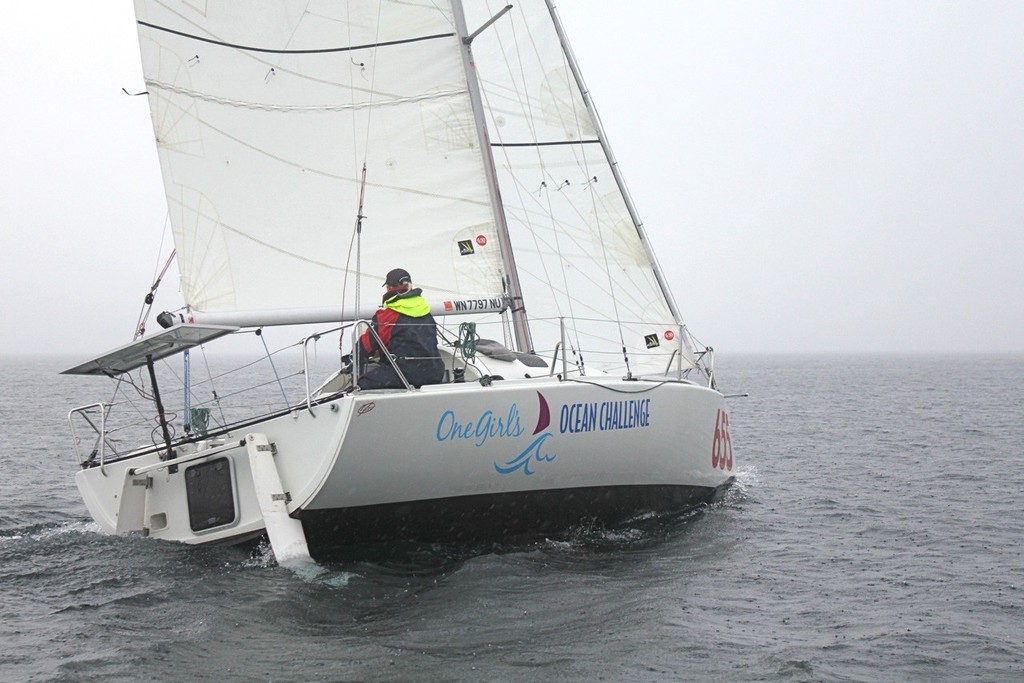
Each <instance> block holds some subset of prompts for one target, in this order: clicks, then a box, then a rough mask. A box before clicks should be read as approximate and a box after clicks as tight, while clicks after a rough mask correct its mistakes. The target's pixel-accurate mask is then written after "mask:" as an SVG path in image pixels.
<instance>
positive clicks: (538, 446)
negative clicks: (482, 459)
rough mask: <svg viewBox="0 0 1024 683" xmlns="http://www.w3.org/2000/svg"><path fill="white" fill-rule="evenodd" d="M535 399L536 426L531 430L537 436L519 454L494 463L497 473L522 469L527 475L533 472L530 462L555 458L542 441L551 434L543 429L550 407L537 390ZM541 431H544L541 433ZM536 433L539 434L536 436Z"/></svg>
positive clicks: (548, 421) (540, 461) (549, 414)
mask: <svg viewBox="0 0 1024 683" xmlns="http://www.w3.org/2000/svg"><path fill="white" fill-rule="evenodd" d="M537 399H538V400H539V401H540V412H539V414H538V415H537V427H536V428H535V429H534V430H533V435H534V436H536V437H537V438H535V439H534V440H533V441H531V442H530V445H529V446H527V447H526V448H525V449H524V450H523V451H522V452H521V453H520V454H519V455H517V456H515V457H514V458H511V459H509V460H507V461H506V462H505V463H504V464H502V465H499V464H498V463H494V470H495V471H496V472H497V473H498V474H512V473H513V472H515V471H517V470H522V472H523V474H525V475H526V476H527V477H529V476H531V475H532V474H533V470H531V469H530V464H531V463H544V462H551V461H552V460H554V459H555V455H554V454H553V453H548V452H547V451H546V450H544V442H545V441H547V440H548V439H550V438H551V437H552V436H553V435H552V433H551V432H548V431H544V430H546V429H547V428H548V427H549V426H550V425H551V409H550V408H549V407H548V402H547V400H546V399H545V398H544V395H543V394H541V393H540V392H539V391H538V392H537ZM541 432H544V433H543V434H541ZM538 434H540V436H537V435H538Z"/></svg>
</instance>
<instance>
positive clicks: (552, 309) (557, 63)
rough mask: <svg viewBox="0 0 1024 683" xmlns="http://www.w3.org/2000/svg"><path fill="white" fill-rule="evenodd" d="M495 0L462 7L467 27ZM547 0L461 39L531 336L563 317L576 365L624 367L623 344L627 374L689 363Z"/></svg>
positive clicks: (549, 330) (549, 332) (518, 6)
mask: <svg viewBox="0 0 1024 683" xmlns="http://www.w3.org/2000/svg"><path fill="white" fill-rule="evenodd" d="M505 4H506V3H505V2H504V0H486V1H485V2H479V3H466V11H467V12H470V11H471V10H472V17H471V18H470V25H471V26H472V25H474V23H482V22H484V21H486V19H487V17H489V16H491V15H493V14H494V13H496V12H498V11H499V10H500V9H501V8H502V7H503V6H504V5H505ZM550 5H551V3H550V2H547V1H545V0H519V1H517V2H516V3H515V5H514V7H513V9H512V11H511V12H510V13H509V14H508V15H506V16H505V17H503V18H502V19H501V20H500V21H497V22H496V23H495V24H494V25H493V26H491V27H490V28H488V29H487V31H485V32H483V33H481V34H480V35H479V36H478V37H477V38H476V40H475V41H474V42H473V55H474V57H475V60H476V64H477V71H478V73H479V76H480V79H481V81H482V84H483V92H484V99H485V104H486V105H487V107H488V126H489V130H490V135H491V142H492V146H493V154H494V160H495V165H496V166H497V168H498V173H499V179H500V185H501V192H502V201H503V204H504V207H505V211H506V215H507V217H508V223H509V233H510V234H511V236H512V242H513V247H514V249H515V254H516V265H517V267H518V271H519V278H520V282H521V284H522V289H523V297H524V300H525V301H526V306H527V312H528V314H529V319H530V326H531V329H532V331H533V337H534V339H548V340H550V339H555V338H557V335H558V319H559V318H560V317H564V318H565V319H566V320H567V325H568V327H569V337H570V338H569V340H568V342H569V344H570V345H571V346H572V347H574V348H577V349H580V350H581V351H582V353H583V354H584V360H585V361H586V363H587V364H588V365H592V366H596V367H600V368H604V369H612V368H615V369H624V367H625V363H624V358H623V353H622V348H623V347H625V349H626V354H627V355H628V356H629V358H630V365H631V367H632V369H633V370H634V371H636V370H638V369H646V370H664V369H665V368H666V367H667V364H668V360H669V359H670V358H671V357H672V354H673V352H679V351H680V350H681V351H682V352H683V354H684V357H685V360H684V364H685V365H687V366H689V364H690V363H692V355H691V351H690V349H689V347H688V346H687V345H686V343H685V336H686V335H685V334H682V329H681V320H679V319H678V315H677V314H676V313H675V306H674V304H673V303H672V301H671V297H670V294H669V293H668V290H667V288H666V287H665V286H664V284H663V283H662V282H659V274H658V272H659V271H658V267H657V264H656V262H655V259H654V257H653V253H652V252H651V251H650V249H649V248H648V247H647V245H646V244H645V240H646V238H645V237H644V236H643V231H642V228H641V227H640V225H639V223H638V221H637V219H636V218H635V212H633V211H631V208H630V206H629V201H628V197H627V195H626V194H625V190H624V187H623V186H621V185H620V184H619V183H618V182H617V181H618V180H619V179H618V178H616V175H615V172H614V166H613V161H612V159H611V157H610V151H609V148H608V147H607V141H606V140H604V139H602V136H603V131H602V130H601V127H600V123H599V121H598V120H597V118H596V114H595V113H594V111H593V110H592V109H591V108H589V107H588V102H587V101H586V99H585V97H584V93H583V90H582V88H581V83H580V82H579V80H578V73H576V72H575V69H574V64H573V63H572V57H571V54H570V53H569V52H568V49H567V47H566V46H565V44H564V43H563V42H562V41H561V40H560V36H559V31H558V28H557V23H556V22H557V21H558V19H557V16H555V13H554V10H553V9H552V8H551V7H550ZM619 321H621V322H619Z"/></svg>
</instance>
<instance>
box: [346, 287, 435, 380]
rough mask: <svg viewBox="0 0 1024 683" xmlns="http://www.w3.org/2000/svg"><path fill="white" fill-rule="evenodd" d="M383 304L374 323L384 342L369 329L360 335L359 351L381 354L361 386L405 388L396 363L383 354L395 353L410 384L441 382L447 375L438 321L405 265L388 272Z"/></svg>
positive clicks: (368, 354) (395, 357)
mask: <svg viewBox="0 0 1024 683" xmlns="http://www.w3.org/2000/svg"><path fill="white" fill-rule="evenodd" d="M384 287H385V288H386V289H385V291H384V298H383V301H382V304H381V308H380V309H379V310H378V311H377V312H376V313H374V314H373V320H372V322H371V326H372V327H373V329H374V330H375V331H376V332H377V337H380V341H381V342H383V344H384V347H383V348H381V345H380V344H379V343H378V341H377V337H375V336H374V335H373V334H371V332H370V331H369V330H367V331H366V332H363V335H362V337H360V339H359V343H360V345H361V349H360V351H361V352H362V353H364V354H366V355H367V356H373V355H375V354H376V355H381V356H382V359H381V362H380V364H379V365H378V366H377V367H376V368H373V369H372V370H370V371H369V372H367V373H366V374H365V375H363V376H362V377H360V378H359V381H358V384H359V388H360V389H384V388H404V387H405V384H403V383H402V379H401V378H400V377H399V376H398V374H397V373H396V372H395V369H394V367H392V365H391V363H390V362H388V360H387V358H383V354H384V353H389V354H391V356H392V357H394V359H395V362H396V363H397V364H398V367H399V368H400V369H401V370H402V374H403V375H405V378H406V380H407V381H408V382H409V384H411V385H413V386H414V387H417V388H419V387H421V386H423V385H424V384H440V383H441V381H442V380H443V379H444V363H443V362H442V360H441V354H440V353H438V351H437V324H436V323H435V322H434V317H433V316H432V315H430V305H429V304H428V303H427V300H426V299H424V298H423V290H421V289H419V288H415V289H414V288H413V286H412V277H411V276H410V275H409V272H408V271H406V270H404V269H402V268H395V269H394V270H392V271H391V272H390V273H388V276H387V279H386V280H385V282H384Z"/></svg>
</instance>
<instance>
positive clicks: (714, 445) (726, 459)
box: [711, 408, 732, 472]
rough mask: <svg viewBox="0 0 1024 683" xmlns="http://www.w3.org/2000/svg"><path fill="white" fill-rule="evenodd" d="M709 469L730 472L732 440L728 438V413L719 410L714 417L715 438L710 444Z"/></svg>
mask: <svg viewBox="0 0 1024 683" xmlns="http://www.w3.org/2000/svg"><path fill="white" fill-rule="evenodd" d="M711 467H712V469H717V470H729V471H730V472H732V438H730V436H729V413H727V412H725V411H724V410H722V409H721V408H719V409H718V414H717V415H716V416H715V438H714V440H713V441H712V442H711Z"/></svg>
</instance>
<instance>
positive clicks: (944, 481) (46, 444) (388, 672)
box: [0, 354, 1024, 681]
mask: <svg viewBox="0 0 1024 683" xmlns="http://www.w3.org/2000/svg"><path fill="white" fill-rule="evenodd" d="M71 360H75V359H71ZM68 365H70V363H69V362H66V359H49V358H13V359H11V358H8V359H5V360H3V361H2V363H0V370H2V372H3V377H4V380H3V389H4V390H3V392H2V394H0V480H2V482H3V483H2V488H0V490H2V492H3V495H2V498H0V680H2V681H129V680H131V681H136V680H151V681H193V680H194V681H224V680H266V681H349V680H372V681H377V680H380V681H448V680H452V681H463V680H468V681H475V680H485V681H499V680H500V681H595V680H598V681H600V680H604V681H677V680H715V681H935V680H946V681H961V680H984V681H1003V680H1024V556H1022V542H1024V476H1022V475H1024V357H1021V356H991V357H988V356H973V357H957V358H953V357H932V356H920V357H914V356H911V357H900V356H866V355H865V356H765V357H755V356H738V357H731V356H728V355H724V354H723V355H720V356H719V358H718V359H717V369H718V373H719V377H720V381H721V383H722V384H723V389H724V390H725V391H726V393H732V392H749V393H750V396H749V397H748V398H737V399H732V400H730V410H731V419H730V430H731V432H732V438H733V444H734V448H735V451H736V456H737V459H738V463H739V470H738V479H737V482H736V485H735V486H734V487H733V488H732V489H731V490H730V491H729V493H728V494H727V495H726V496H725V498H724V500H722V501H721V502H718V503H716V504H714V505H711V506H709V507H705V508H702V509H699V510H695V511H689V512H685V513H679V514H675V515H668V516H664V517H654V518H652V517H647V518H639V519H636V520H632V521H631V522H628V523H625V524H623V525H621V526H619V527H615V528H587V527H581V528H579V529H574V530H571V531H570V532H569V533H567V534H566V535H564V536H561V537H558V538H551V539H547V540H545V541H542V542H536V543H532V544H530V545H526V546H518V547H517V546H479V547H458V546H443V545H434V546H429V547H415V546H410V547H401V546H388V547H363V548H358V549H353V550H352V552H351V553H350V554H348V555H347V556H344V557H339V558H337V560H336V561H332V562H329V563H323V564H321V565H320V566H319V567H318V568H316V569H314V570H310V571H307V572H303V573H296V572H294V571H291V570H288V569H285V568H281V567H278V566H277V565H276V564H275V563H274V562H273V561H272V557H271V555H270V553H269V552H268V551H267V549H266V547H264V546H260V545H257V546H249V547H244V548H239V547H235V548H195V547H188V546H184V545H180V544H171V543H164V542H158V541H154V540H150V539H143V538H137V537H110V536H105V535H103V534H101V533H99V531H98V528H97V527H96V526H95V525H94V524H93V523H92V522H91V521H90V520H89V518H88V516H87V513H86V512H85V509H84V506H83V505H82V504H81V502H80V500H79V498H78V494H77V491H76V490H75V487H74V484H73V480H72V476H73V474H74V471H75V458H74V455H73V451H72V445H71V437H70V432H69V429H68V426H67V422H66V414H67V410H68V409H69V408H70V407H72V406H75V405H80V404H83V403H86V402H89V401H96V400H101V399H104V398H107V396H105V395H104V394H105V393H108V389H107V383H106V382H105V381H100V382H98V383H97V382H95V381H92V380H87V379H86V380H83V379H81V378H72V377H63V376H59V375H57V374H56V373H57V372H58V371H59V370H61V369H63V368H64V367H67V366H68Z"/></svg>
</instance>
